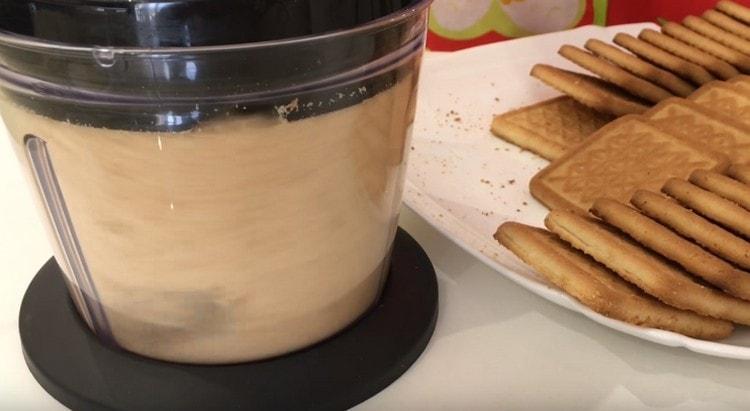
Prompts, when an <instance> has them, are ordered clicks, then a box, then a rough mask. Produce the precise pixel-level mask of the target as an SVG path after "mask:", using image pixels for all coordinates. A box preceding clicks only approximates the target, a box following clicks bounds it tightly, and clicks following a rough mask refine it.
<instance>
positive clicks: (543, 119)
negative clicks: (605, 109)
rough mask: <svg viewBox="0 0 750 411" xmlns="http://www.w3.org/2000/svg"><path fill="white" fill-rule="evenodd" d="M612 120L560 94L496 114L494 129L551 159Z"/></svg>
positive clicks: (511, 140) (498, 134)
mask: <svg viewBox="0 0 750 411" xmlns="http://www.w3.org/2000/svg"><path fill="white" fill-rule="evenodd" d="M611 120H612V116H609V115H606V114H602V113H599V112H597V111H595V110H593V109H591V108H588V107H586V106H584V105H583V104H581V103H579V102H577V101H575V100H573V99H572V98H570V97H568V96H560V97H556V98H553V99H549V100H545V101H542V102H539V103H536V104H532V105H530V106H526V107H522V108H519V109H517V110H513V111H509V112H507V113H503V114H500V115H498V116H495V118H494V119H493V121H492V132H493V133H494V134H495V135H496V136H498V137H500V138H502V139H504V140H507V141H509V142H511V143H513V144H515V145H517V146H519V147H522V148H525V149H527V150H529V151H531V152H533V153H535V154H538V155H540V156H542V157H544V158H546V159H548V160H554V159H556V158H559V157H561V156H562V155H563V154H565V152H566V151H567V150H568V149H569V148H570V147H573V146H575V145H577V144H578V143H580V142H581V141H583V140H584V139H585V138H586V137H588V136H589V135H590V134H591V133H593V132H594V131H596V130H598V129H599V128H601V127H602V126H603V125H605V124H607V123H608V122H609V121H611Z"/></svg>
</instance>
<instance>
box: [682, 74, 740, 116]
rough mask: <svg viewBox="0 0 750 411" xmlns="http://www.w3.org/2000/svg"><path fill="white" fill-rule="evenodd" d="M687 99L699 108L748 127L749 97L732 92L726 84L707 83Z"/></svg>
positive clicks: (719, 82) (735, 91) (717, 82)
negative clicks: (732, 119) (727, 117)
mask: <svg viewBox="0 0 750 411" xmlns="http://www.w3.org/2000/svg"><path fill="white" fill-rule="evenodd" d="M688 99H690V100H692V101H693V102H695V103H696V104H698V105H699V106H702V107H705V108H707V109H709V110H711V111H714V112H716V113H719V114H723V115H725V116H729V117H732V118H734V119H736V120H737V121H739V122H741V123H743V124H747V125H750V95H746V94H744V93H742V92H738V91H737V90H733V89H732V87H731V86H729V85H728V84H727V83H726V82H723V81H713V82H711V83H708V84H706V85H704V86H703V87H701V88H699V89H698V90H696V91H695V93H693V94H692V95H690V97H688Z"/></svg>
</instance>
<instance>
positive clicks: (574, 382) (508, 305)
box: [0, 129, 750, 411]
mask: <svg viewBox="0 0 750 411" xmlns="http://www.w3.org/2000/svg"><path fill="white" fill-rule="evenodd" d="M4 133H5V131H4V129H3V130H2V131H0V199H2V200H3V201H2V202H0V262H1V263H2V265H3V269H2V270H1V271H2V274H1V275H0V359H1V360H0V361H1V364H2V365H1V366H0V410H35V411H37V410H60V409H65V408H64V407H63V406H61V405H60V404H59V403H57V401H55V400H54V399H53V398H52V397H51V396H49V395H48V394H47V393H46V392H45V391H44V390H43V389H42V388H41V387H40V386H39V385H38V384H37V383H36V381H35V380H34V378H33V377H32V376H31V374H30V373H29V371H28V369H27V368H26V365H25V363H24V359H23V355H22V353H21V344H20V340H19V335H18V310H19V306H20V303H21V298H22V296H23V293H24V291H25V290H26V287H27V285H28V284H29V282H30V281H31V279H32V277H33V276H34V274H35V273H36V271H37V270H38V269H39V267H40V266H41V265H42V264H43V263H44V262H45V261H46V260H47V259H48V258H49V257H50V255H51V250H50V247H49V246H48V245H47V243H46V239H45V238H44V233H43V230H42V226H41V224H40V223H39V221H38V219H37V214H36V211H35V210H34V209H33V206H32V203H31V198H30V195H29V192H28V190H27V188H26V186H25V182H24V181H23V178H22V175H21V173H20V171H19V167H18V165H17V162H16V159H15V157H14V156H13V153H12V152H11V148H10V144H9V139H8V138H7V137H6V136H5V135H4ZM401 225H402V226H403V227H404V228H405V229H406V230H407V231H409V232H410V233H411V234H412V235H413V236H414V237H415V238H416V239H417V240H418V241H419V242H420V243H421V244H422V246H423V247H424V248H425V249H426V250H427V253H428V254H429V255H430V257H431V258H432V261H433V264H434V265H435V268H436V269H437V272H438V276H439V281H440V317H439V319H438V324H437V329H436V331H435V335H434V337H433V338H432V341H431V342H430V344H429V346H428V347H427V350H426V351H425V353H424V354H423V355H422V356H421V358H420V359H419V360H418V361H417V362H416V364H414V366H413V367H412V368H411V369H409V370H408V371H407V372H406V374H404V376H403V377H401V378H400V379H399V380H398V381H396V382H395V383H394V384H392V385H391V386H390V387H388V388H387V389H386V390H385V391H383V392H382V393H380V394H378V395H377V396H375V397H374V398H372V399H370V400H368V401H366V402H365V403H363V404H361V405H360V406H358V407H357V409H358V410H361V411H364V410H423V409H424V410H427V409H429V410H490V409H532V410H536V409H556V410H634V409H663V410H725V409H726V410H740V409H748V408H750V362H743V361H737V360H726V359H719V358H713V357H708V356H704V355H699V354H695V353H692V352H689V351H687V350H684V349H677V348H668V347H663V346H660V345H656V344H653V343H649V342H645V341H643V340H639V339H636V338H633V337H629V336H627V335H624V334H621V333H619V332H617V331H614V330H611V329H609V328H605V327H603V326H600V325H598V324H596V323H594V322H592V321H590V320H587V319H586V318H584V317H583V316H581V315H579V314H576V313H573V312H570V311H568V310H565V309H563V308H560V307H558V306H557V305H554V304H552V303H550V302H547V301H546V300H544V299H542V298H540V297H537V296H535V295H533V294H531V293H530V292H527V291H525V290H524V289H522V288H520V287H519V286H517V285H515V284H514V283H512V282H511V281H509V280H507V279H505V278H503V277H502V276H501V275H500V274H498V273H496V272H494V271H492V270H491V269H489V268H488V267H487V266H485V265H483V264H482V263H480V262H479V261H477V260H476V259H474V258H473V257H471V256H470V255H469V254H467V253H466V252H464V251H462V250H461V249H459V248H458V247H457V246H456V245H454V244H453V243H452V242H451V241H450V240H449V239H447V238H445V237H444V236H442V235H441V234H439V233H438V232H437V231H436V230H435V229H433V228H432V227H430V226H429V225H427V223H425V221H424V220H422V219H421V218H420V217H418V216H416V215H415V214H414V213H413V212H411V211H410V210H407V209H405V210H404V212H403V214H402V218H401Z"/></svg>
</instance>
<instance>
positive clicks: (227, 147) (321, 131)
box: [0, 76, 416, 363]
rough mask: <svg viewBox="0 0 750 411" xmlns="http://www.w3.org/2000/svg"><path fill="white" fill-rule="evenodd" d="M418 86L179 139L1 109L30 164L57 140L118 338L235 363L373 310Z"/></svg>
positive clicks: (182, 356)
mask: <svg viewBox="0 0 750 411" xmlns="http://www.w3.org/2000/svg"><path fill="white" fill-rule="evenodd" d="M415 82H416V79H415V78H413V77H412V76H407V77H405V78H404V79H402V80H401V81H400V82H399V83H398V84H396V85H395V86H394V87H392V88H390V89H388V90H386V91H384V92H381V93H379V94H377V95H376V96H374V97H371V98H369V99H368V100H365V101H364V102H362V103H359V104H357V105H355V106H352V107H349V108H345V109H342V110H339V111H336V112H333V113H329V114H324V115H320V116H317V117H311V118H307V119H304V120H300V121H294V122H286V121H283V120H279V119H270V118H266V117H263V116H254V115H250V116H232V117H227V118H225V119H219V120H212V121H209V122H206V123H204V124H203V125H202V126H201V127H198V128H196V129H193V130H191V131H188V132H184V133H176V134H168V133H162V134H160V133H153V132H132V131H121V130H108V129H102V128H94V127H84V126H80V125H74V124H70V123H65V122H60V121H55V120H51V119H49V118H45V117H42V116H40V115H36V114H33V113H30V112H28V111H26V110H24V109H21V108H18V107H17V106H14V105H12V104H10V103H8V102H3V103H0V108H1V109H2V115H3V118H4V120H5V122H6V124H7V126H8V128H9V130H10V134H11V135H12V137H13V140H14V143H15V144H14V145H15V147H16V149H17V151H18V154H19V158H20V159H21V161H22V162H23V163H24V165H26V166H27V167H28V165H29V162H28V160H27V158H26V154H25V150H24V147H23V139H24V137H25V136H27V135H34V136H37V137H39V138H41V139H43V140H44V141H46V146H47V150H48V152H49V156H50V158H51V161H52V164H53V167H54V171H55V173H56V175H57V178H58V180H59V183H60V187H61V191H62V194H63V197H64V200H65V202H66V204H67V208H68V210H69V213H70V216H71V220H72V226H73V227H74V229H75V231H76V234H77V236H78V239H79V242H80V245H81V249H82V251H83V256H84V258H85V259H86V262H87V264H88V266H89V269H90V271H91V276H92V278H93V282H94V285H95V288H96V292H97V294H98V298H99V299H100V303H101V305H102V307H103V310H104V312H105V314H106V316H107V320H108V322H109V326H110V327H111V331H112V334H113V336H114V339H115V341H116V342H117V343H118V344H119V345H120V346H122V347H124V348H126V349H128V350H131V351H134V352H136V353H139V354H142V355H146V356H149V357H155V358H159V359H165V360H173V361H181V362H193V363H225V362H238V361H247V360H252V359H260V358H265V357H270V356H274V355H278V354H282V353H286V352H289V351H292V350H295V349H299V348H302V347H305V346H307V345H310V344H312V343H315V342H317V341H320V340H322V339H324V338H326V337H328V336H330V335H332V334H334V333H335V332H337V331H339V330H340V329H342V328H343V327H345V326H346V325H348V324H350V323H351V322H352V321H354V320H355V319H356V318H357V317H359V316H360V315H361V314H362V313H363V312H364V311H365V310H367V309H368V308H369V307H370V306H371V304H372V303H373V302H374V300H375V299H376V298H377V296H378V293H379V291H380V288H381V285H382V282H383V280H384V275H385V273H384V267H385V265H386V263H387V255H388V252H389V248H390V245H391V241H392V238H393V236H394V233H395V228H396V218H397V213H398V209H399V205H400V201H401V188H402V184H403V177H404V171H405V170H404V168H405V162H406V158H405V157H406V155H405V147H406V145H407V144H408V136H409V133H410V126H411V123H412V121H413V114H414V99H415ZM58 260H59V261H60V258H59V256H58Z"/></svg>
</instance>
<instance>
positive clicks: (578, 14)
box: [427, 0, 750, 51]
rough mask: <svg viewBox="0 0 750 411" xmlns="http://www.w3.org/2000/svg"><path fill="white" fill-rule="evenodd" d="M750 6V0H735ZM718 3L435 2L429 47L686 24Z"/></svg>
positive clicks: (659, 0)
mask: <svg viewBox="0 0 750 411" xmlns="http://www.w3.org/2000/svg"><path fill="white" fill-rule="evenodd" d="M735 1H736V2H737V3H740V4H743V5H745V6H748V7H750V0H735ZM714 4H716V0H689V1H686V0H435V1H434V3H433V4H432V7H431V9H430V31H429V33H428V35H427V47H428V48H429V49H431V50H435V51H451V50H459V49H463V48H467V47H472V46H476V45H480V44H486V43H492V42H495V41H502V40H507V39H513V38H516V37H523V36H529V35H534V34H539V33H548V32H552V31H559V30H567V29H570V28H573V27H578V26H585V25H587V24H598V25H615V24H625V23H637V22H644V21H654V22H655V21H656V20H657V19H659V18H663V19H667V20H674V21H680V20H682V18H684V17H685V16H687V15H690V14H692V15H696V16H698V15H700V14H702V13H703V11H704V10H706V9H708V8H711V7H713V6H714Z"/></svg>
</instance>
